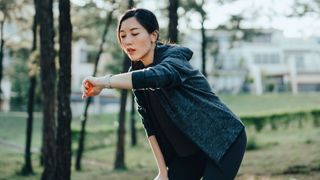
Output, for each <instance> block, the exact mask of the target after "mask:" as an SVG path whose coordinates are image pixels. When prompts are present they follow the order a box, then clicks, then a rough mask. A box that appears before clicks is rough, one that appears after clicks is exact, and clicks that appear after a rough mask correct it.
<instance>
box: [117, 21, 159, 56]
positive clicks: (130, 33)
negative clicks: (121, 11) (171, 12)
mask: <svg viewBox="0 0 320 180" xmlns="http://www.w3.org/2000/svg"><path fill="white" fill-rule="evenodd" d="M119 37H120V44H121V48H122V49H123V50H124V52H125V53H126V54H127V55H128V56H129V58H130V59H131V60H132V61H140V60H141V61H145V60H146V59H149V58H151V59H152V58H153V50H154V44H155V42H156V39H157V34H156V33H155V32H154V33H149V32H148V31H147V30H146V29H145V28H144V27H143V26H142V25H141V24H140V23H139V22H138V21H137V20H136V18H134V17H131V18H128V19H126V20H124V21H123V22H122V24H121V28H120V31H119ZM148 61H149V60H148Z"/></svg>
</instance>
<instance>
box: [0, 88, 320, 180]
mask: <svg viewBox="0 0 320 180" xmlns="http://www.w3.org/2000/svg"><path fill="white" fill-rule="evenodd" d="M221 97H222V99H223V101H224V102H225V103H226V104H227V105H228V106H230V107H231V109H232V110H233V111H235V112H236V114H239V115H248V114H249V115H252V114H269V113H281V112H294V111H301V110H302V111H303V110H306V111H308V110H310V109H320V98H319V97H320V94H317V93H315V94H301V95H296V96H293V95H291V94H267V95H263V96H249V95H237V96H221ZM79 119H80V118H79V117H74V119H73V122H72V141H73V145H72V149H73V158H72V179H73V180H90V179H95V180H106V179H112V180H150V179H153V178H154V177H155V176H156V174H157V169H156V164H155V161H154V159H153V156H152V152H151V150H150V148H149V145H148V143H147V140H146V137H145V132H144V130H143V128H142V125H141V123H140V120H139V119H138V123H137V128H138V145H137V146H135V147H131V146H130V137H129V134H130V131H129V130H127V138H126V141H127V143H126V155H125V160H126V161H125V162H126V166H127V169H126V170H114V169H113V163H114V157H115V150H116V148H115V147H116V146H115V144H116V129H117V114H102V115H98V116H89V120H88V126H87V132H88V133H87V139H86V151H85V153H84V158H83V163H82V170H81V171H79V172H78V171H75V170H74V159H75V158H74V155H75V151H76V149H77V140H78V135H79V127H80V120H79ZM25 122H26V113H0V180H5V179H6V180H11V179H12V180H15V179H17V180H34V179H40V177H41V173H42V167H41V166H40V165H39V162H40V161H39V149H40V146H41V143H40V142H41V127H42V125H41V114H39V113H36V116H35V122H34V132H33V143H32V147H33V161H32V162H33V166H34V171H35V173H34V174H33V175H31V176H21V175H20V174H19V172H20V170H21V168H22V165H23V158H24V156H23V151H24V148H23V146H24V141H25ZM127 129H128V128H127ZM247 133H248V145H249V146H250V148H248V150H247V151H246V153H245V156H244V160H243V163H242V165H241V168H240V170H239V173H238V176H237V178H236V179H237V180H269V179H270V180H318V179H320V138H319V137H320V128H319V127H315V126H314V124H313V123H312V121H311V120H309V119H304V120H303V121H302V123H301V122H298V121H294V122H292V123H290V124H289V125H286V126H284V125H283V124H280V125H279V126H278V128H277V129H276V130H272V129H271V128H268V126H266V127H265V128H264V129H262V130H261V131H260V132H257V131H256V130H255V129H254V128H253V127H247ZM249 149H250V150H249Z"/></svg>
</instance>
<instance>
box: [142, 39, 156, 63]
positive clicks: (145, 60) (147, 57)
mask: <svg viewBox="0 0 320 180" xmlns="http://www.w3.org/2000/svg"><path fill="white" fill-rule="evenodd" d="M154 51H155V44H153V45H152V47H151V48H150V50H149V52H147V54H146V55H145V56H143V57H142V58H141V62H142V63H143V65H144V66H149V65H150V64H152V63H153V60H154Z"/></svg>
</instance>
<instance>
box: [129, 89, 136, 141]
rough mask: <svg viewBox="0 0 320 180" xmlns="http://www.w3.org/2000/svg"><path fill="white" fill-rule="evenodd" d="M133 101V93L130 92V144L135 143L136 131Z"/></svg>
mask: <svg viewBox="0 0 320 180" xmlns="http://www.w3.org/2000/svg"><path fill="white" fill-rule="evenodd" d="M135 112H136V108H135V101H134V95H133V93H131V123H130V125H131V126H130V127H131V128H130V129H131V146H132V147H133V146H136V145H137V131H136V119H135Z"/></svg>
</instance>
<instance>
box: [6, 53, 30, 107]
mask: <svg viewBox="0 0 320 180" xmlns="http://www.w3.org/2000/svg"><path fill="white" fill-rule="evenodd" d="M11 54H12V56H11V57H12V66H11V67H10V69H9V70H8V72H7V73H8V74H9V77H10V81H11V82H12V94H13V95H12V96H11V99H10V103H11V107H12V110H24V109H25V108H26V104H27V95H28V82H29V81H28V79H29V78H28V67H27V66H26V65H27V58H26V57H28V56H29V50H28V49H19V50H17V51H15V52H12V53H11Z"/></svg>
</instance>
